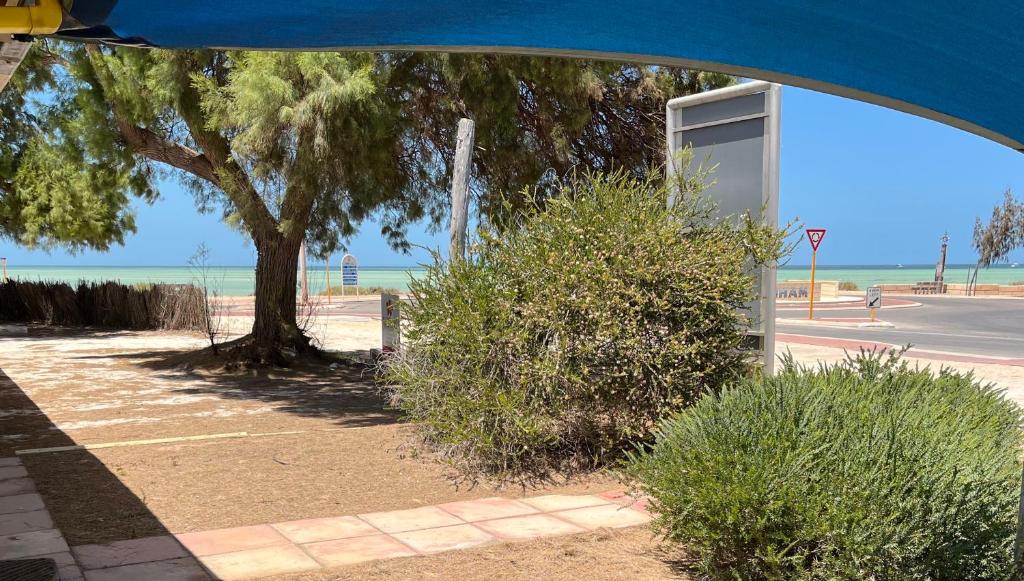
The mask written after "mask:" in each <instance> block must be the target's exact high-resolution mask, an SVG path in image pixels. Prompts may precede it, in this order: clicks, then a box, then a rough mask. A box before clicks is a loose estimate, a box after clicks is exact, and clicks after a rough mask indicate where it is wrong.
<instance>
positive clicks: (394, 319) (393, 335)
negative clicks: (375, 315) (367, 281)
mask: <svg viewBox="0 0 1024 581" xmlns="http://www.w3.org/2000/svg"><path fill="white" fill-rule="evenodd" d="M399 305H400V302H399V298H398V295H389V294H387V293H381V295H380V336H381V343H382V345H381V351H383V352H384V353H394V352H396V351H398V348H399V346H400V345H401V340H402V329H401V326H400V325H401V318H400V317H399V310H398V309H399Z"/></svg>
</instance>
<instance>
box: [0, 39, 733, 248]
mask: <svg viewBox="0 0 1024 581" xmlns="http://www.w3.org/2000/svg"><path fill="white" fill-rule="evenodd" d="M732 82H733V79H732V77H728V76H725V75H718V74H714V73H699V72H694V71H687V70H684V69H673V68H666V67H647V66H640V65H633V64H618V63H601V62H594V61H581V60H570V59H552V58H541V57H514V56H497V55H445V54H426V53H423V54H421V53H394V54H389V53H377V54H371V53H330V52H317V53H299V52H285V53H274V52H230V51H229V52H222V51H166V50H139V49H131V48H126V47H102V48H94V49H90V48H88V47H86V46H84V45H81V44H72V43H64V42H58V41H53V40H41V41H39V42H37V43H35V45H34V47H33V49H32V51H30V54H29V57H28V58H27V59H26V61H25V62H24V63H23V65H22V67H21V68H20V69H19V71H18V74H17V75H16V78H15V79H14V80H13V81H12V84H11V86H10V88H9V89H8V90H6V91H5V92H4V93H3V95H2V96H0V112H2V117H0V135H2V137H3V140H2V142H0V196H2V197H0V235H5V236H9V237H13V238H15V239H16V240H18V241H19V242H20V243H22V244H27V245H32V244H42V245H45V246H52V245H55V244H66V245H69V246H70V247H71V248H73V249H78V248H81V247H85V246H95V247H98V248H104V249H105V248H107V246H109V245H110V244H112V243H120V242H121V240H122V238H123V234H124V233H125V232H130V231H132V230H133V228H134V224H133V223H132V221H131V213H130V199H131V197H132V196H140V197H142V198H143V199H145V200H147V201H152V200H154V199H155V198H156V196H157V183H158V182H157V180H158V179H160V178H161V177H164V176H166V175H168V174H169V175H172V176H174V177H177V178H179V179H180V181H182V182H183V183H184V184H185V185H187V186H188V187H189V188H190V189H191V191H192V192H193V194H194V195H195V196H196V201H197V204H198V206H199V209H200V210H201V211H220V212H221V213H222V215H223V217H224V219H225V220H226V221H227V222H229V223H231V224H234V225H237V226H239V227H240V228H242V229H244V230H246V231H248V232H249V233H250V234H253V235H254V236H255V235H257V233H256V231H257V230H259V229H260V228H261V227H269V228H271V229H277V230H280V231H282V232H284V233H288V232H292V231H294V230H296V229H304V231H305V232H308V234H307V241H308V242H309V244H310V250H311V251H312V252H313V253H314V254H317V255H321V256H322V255H324V254H327V253H330V252H334V251H336V250H337V249H338V248H340V247H341V246H342V244H343V242H344V241H345V240H346V239H347V238H348V237H350V236H352V235H353V234H354V233H355V232H356V229H357V228H358V226H359V224H360V223H361V222H362V221H363V220H365V219H367V218H369V217H371V216H373V217H374V218H375V219H376V220H378V221H379V222H380V223H381V224H382V229H383V233H384V234H385V236H386V238H387V239H388V240H389V242H391V243H392V244H393V245H394V246H395V247H397V248H406V247H407V242H406V241H405V239H404V230H405V227H406V226H407V225H408V223H410V222H411V221H415V220H420V219H422V218H429V219H430V221H431V222H432V223H434V224H439V223H441V221H443V219H444V218H445V216H446V212H447V189H448V185H449V181H450V173H451V168H450V163H451V158H452V151H453V149H454V143H455V136H454V129H455V126H456V123H457V120H458V118H459V117H462V116H470V117H473V118H475V119H476V120H477V144H478V145H479V147H478V148H477V149H476V151H475V155H474V166H475V167H474V189H475V190H477V191H478V192H479V193H480V200H481V209H482V211H483V212H484V213H485V214H489V213H491V212H496V211H499V210H500V209H501V205H500V204H498V203H497V202H498V200H499V193H500V192H509V191H520V190H522V189H523V188H524V187H525V186H533V185H536V184H542V185H544V184H547V185H548V186H550V185H552V184H557V183H558V182H560V181H561V180H562V179H563V178H564V177H565V176H567V174H568V171H569V169H570V168H575V167H579V168H590V169H596V170H608V169H611V168H625V169H627V170H629V171H631V172H634V173H643V172H645V171H646V170H647V168H648V167H650V166H651V165H652V163H660V162H661V161H662V159H661V156H662V153H661V146H660V144H661V141H662V132H663V131H664V126H663V123H664V119H663V115H664V102H665V100H667V99H668V98H671V97H674V96H678V95H682V94H689V93H693V92H698V91H701V90H706V89H709V88H716V87H719V86H724V85H726V84H729V83H732ZM36 141H39V142H41V143H38V144H37V143H35V142H36ZM169 153H170V154H173V155H170V154H169ZM37 157H38V159H35V160H34V163H32V164H31V167H29V168H26V169H24V170H22V169H21V166H22V165H23V164H24V163H25V162H27V161H30V160H33V158H37ZM233 160H236V161H237V162H238V165H237V167H236V166H235V164H233V163H232V161H233ZM154 162H155V163H154ZM207 162H208V163H207ZM211 166H212V167H211ZM19 171H21V172H22V173H21V175H20V176H19V177H17V178H16V175H17V174H18V172H19ZM68 176H77V179H73V180H67V179H66V178H67V177H68ZM54 190H60V193H54V194H52V195H51V194H48V195H47V196H46V198H44V199H43V200H42V201H38V200H36V196H37V194H38V193H39V192H41V191H45V192H53V191H54ZM531 191H533V192H535V193H536V195H537V196H543V195H547V194H550V193H551V192H552V191H553V190H551V188H550V187H548V188H547V189H545V188H538V189H534V190H531ZM19 192H20V193H19ZM254 194H255V195H254ZM79 197H80V198H81V199H77V198H79ZM307 197H309V198H311V201H309V200H307V199H306V198H307ZM49 198H53V199H52V200H51V199H49ZM288 198H293V202H287V200H288ZM51 202H53V203H51ZM524 203H526V204H529V203H530V201H528V200H519V205H520V206H522V205H523V204H524ZM69 205H71V206H73V207H75V208H76V209H77V210H81V211H93V212H95V214H85V215H83V222H89V224H82V225H75V227H72V225H69V224H68V223H67V221H66V220H65V219H64V218H63V215H62V214H61V212H62V208H64V207H68V206H69ZM258 206H266V208H267V210H268V211H269V214H270V216H271V217H272V218H274V219H276V223H271V221H270V220H268V219H267V216H266V215H264V214H263V213H262V212H261V211H259V208H258ZM51 209H52V210H53V211H54V212H55V214H53V215H51V214H50V210H51ZM286 210H294V212H287V211H286ZM282 211H285V214H294V215H283V214H282ZM51 218H52V219H53V223H49V221H50V219H51ZM264 237H265V236H264Z"/></svg>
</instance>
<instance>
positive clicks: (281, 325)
mask: <svg viewBox="0 0 1024 581" xmlns="http://www.w3.org/2000/svg"><path fill="white" fill-rule="evenodd" d="M300 245H301V239H298V240H292V239H289V238H286V237H284V236H273V237H271V238H270V239H266V240H264V239H258V240H256V251H257V257H256V320H255V322H254V323H253V327H252V346H253V348H254V349H255V353H254V355H255V356H256V358H258V359H259V360H260V361H261V362H265V363H274V364H278V363H282V362H283V360H284V358H283V356H282V350H292V351H295V352H296V353H301V352H306V351H309V350H311V349H312V347H310V344H309V339H308V338H307V337H306V336H305V334H304V333H303V330H302V329H301V328H300V327H299V325H298V322H297V319H296V306H295V284H296V280H297V275H296V265H297V262H298V258H299V246H300Z"/></svg>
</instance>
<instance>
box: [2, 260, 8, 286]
mask: <svg viewBox="0 0 1024 581" xmlns="http://www.w3.org/2000/svg"><path fill="white" fill-rule="evenodd" d="M0 264H2V265H3V267H4V277H3V280H2V281H0V282H7V259H6V258H0Z"/></svg>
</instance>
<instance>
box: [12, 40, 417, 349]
mask: <svg viewBox="0 0 1024 581" xmlns="http://www.w3.org/2000/svg"><path fill="white" fill-rule="evenodd" d="M40 52H42V53H43V54H42V56H41V57H40V58H39V59H38V60H37V64H38V66H36V67H31V69H32V70H29V71H27V72H26V76H27V78H30V79H31V78H41V77H42V76H43V75H44V74H46V75H48V78H47V79H46V82H44V83H42V84H41V86H43V87H45V88H47V89H49V90H50V92H49V93H48V96H49V98H50V101H49V102H45V103H38V104H37V106H36V107H35V111H37V112H38V113H37V115H38V118H37V120H36V122H35V123H34V125H35V127H36V128H37V130H38V131H39V132H38V133H36V134H35V135H32V136H31V137H28V138H27V139H25V140H24V145H23V147H22V151H23V153H22V155H21V159H20V160H18V169H17V173H16V174H15V180H14V192H15V195H14V196H13V199H15V200H17V199H27V200H34V199H39V198H46V197H47V194H46V192H64V191H69V192H73V193H74V194H75V195H77V196H78V198H79V199H87V198H88V193H90V192H99V193H101V195H106V196H113V197H114V198H113V199H110V200H107V202H108V203H107V204H106V207H108V208H110V209H112V211H114V212H115V214H116V215H117V216H121V217H122V219H121V220H120V221H117V220H111V221H109V226H110V227H111V228H110V230H111V231H110V232H107V233H103V234H105V235H96V236H92V237H89V238H87V240H88V241H89V242H92V243H93V244H94V245H98V246H101V247H102V246H103V245H104V244H105V243H107V242H108V241H118V240H119V235H120V233H122V232H124V231H125V230H130V229H131V227H132V224H131V222H130V219H129V218H127V217H126V214H125V206H126V204H127V199H128V196H129V195H136V196H140V197H142V198H144V199H149V200H151V199H154V198H155V197H156V189H155V186H154V181H155V179H156V178H157V177H158V176H159V175H160V174H161V173H162V172H166V171H167V170H168V168H169V170H170V171H171V172H173V173H174V174H176V175H177V176H178V177H179V178H180V179H181V180H182V181H183V182H184V183H186V184H187V185H188V186H189V187H190V189H191V190H192V192H193V193H194V194H195V196H196V199H197V201H198V203H199V206H200V208H201V209H203V210H212V209H213V208H215V207H220V208H221V210H222V212H223V214H224V217H225V219H226V220H228V221H230V222H234V223H236V224H238V225H239V226H240V227H241V228H243V229H244V230H245V231H246V232H247V233H248V234H249V235H250V236H251V237H252V239H253V242H254V244H255V247H256V251H257V256H258V258H257V265H256V316H255V322H254V325H253V331H252V334H251V338H250V339H248V340H247V341H246V342H245V343H246V344H251V346H252V347H253V349H251V350H250V349H247V351H248V353H249V354H250V355H251V356H252V357H253V358H254V359H256V360H258V361H262V362H281V357H280V355H281V350H282V348H285V349H292V350H296V351H305V350H308V349H309V343H308V339H307V338H306V337H305V336H304V335H303V334H302V332H301V331H300V330H299V328H298V326H297V325H296V312H295V310H296V306H295V282H296V271H295V264H296V259H297V256H298V251H299V246H300V244H301V243H302V241H303V240H304V239H306V238H310V239H311V240H312V241H313V242H314V243H315V244H317V248H318V249H319V251H320V252H321V253H326V252H330V251H332V250H334V249H335V248H336V247H337V245H338V243H339V237H344V236H348V235H351V234H352V233H353V232H354V230H355V227H356V224H358V222H359V221H361V220H362V219H364V218H366V217H367V216H369V215H370V214H371V213H372V212H374V211H376V210H379V209H381V208H382V207H383V206H384V205H387V206H388V209H389V210H391V212H390V213H389V214H388V215H387V216H386V220H389V222H388V223H389V224H390V225H392V227H393V229H394V230H395V231H396V232H397V231H400V225H401V223H402V222H403V221H405V220H408V219H417V218H419V217H420V215H421V213H422V209H421V208H422V206H421V205H419V204H417V202H416V199H417V196H421V195H429V194H430V193H431V192H425V193H423V194H420V192H418V191H417V190H414V189H412V188H411V187H410V185H411V184H412V181H411V180H410V179H409V176H408V175H407V174H406V173H405V171H406V169H407V168H409V167H410V166H409V165H408V164H405V163H403V161H402V159H401V156H402V155H403V154H404V150H403V148H402V147H401V138H402V132H401V130H400V127H399V125H398V119H399V117H398V116H397V115H396V114H395V110H394V104H393V103H390V102H389V101H388V100H387V99H386V98H384V96H383V94H382V93H380V91H379V87H378V80H379V77H380V75H381V70H380V68H379V67H377V59H376V57H375V56H374V55H371V54H365V53H354V54H347V55H342V54H338V53H257V52H254V53H225V52H219V51H181V52H173V51H158V50H153V51H146V50H132V49H123V48H103V47H98V46H83V45H71V44H48V45H44V46H42V47H41V51H40ZM44 71H45V72H44ZM154 162H156V163H154ZM158 164H159V165H158ZM50 197H51V198H52V197H54V195H53V194H51V195H50ZM4 205H5V206H8V207H11V208H12V209H13V210H14V211H13V212H11V213H12V214H13V213H20V214H24V212H23V211H22V210H21V208H19V207H18V205H17V204H14V203H10V204H9V203H5V204H4ZM311 216H315V217H316V219H315V221H311ZM49 218H52V216H50V217H49ZM37 221H38V220H37ZM49 221H52V220H49ZM21 222H23V223H26V224H28V223H29V222H31V221H28V220H21ZM11 223H12V224H13V223H14V220H11ZM15 231H16V232H20V238H21V240H22V241H29V242H31V241H34V240H44V241H47V240H64V236H62V235H61V233H60V232H54V231H47V230H41V229H38V228H37V229H31V228H25V227H19V228H17V229H15Z"/></svg>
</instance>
